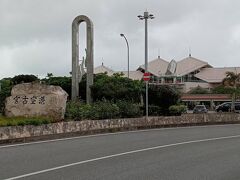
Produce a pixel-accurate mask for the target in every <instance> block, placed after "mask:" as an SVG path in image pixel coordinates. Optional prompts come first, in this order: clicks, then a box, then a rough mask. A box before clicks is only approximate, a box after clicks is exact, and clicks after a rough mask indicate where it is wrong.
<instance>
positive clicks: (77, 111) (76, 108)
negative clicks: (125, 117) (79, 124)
mask: <svg viewBox="0 0 240 180" xmlns="http://www.w3.org/2000/svg"><path fill="white" fill-rule="evenodd" d="M66 117H67V118H70V119H74V120H83V119H108V118H110V119H112V118H116V117H119V108H118V106H117V105H116V104H114V103H111V102H110V101H98V102H96V103H94V104H92V105H88V104H83V103H80V102H68V103H67V109H66Z"/></svg>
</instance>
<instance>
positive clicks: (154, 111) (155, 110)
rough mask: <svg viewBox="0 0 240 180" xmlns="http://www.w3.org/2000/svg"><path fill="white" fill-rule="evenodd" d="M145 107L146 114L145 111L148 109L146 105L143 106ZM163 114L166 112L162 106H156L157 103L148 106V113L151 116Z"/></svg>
mask: <svg viewBox="0 0 240 180" xmlns="http://www.w3.org/2000/svg"><path fill="white" fill-rule="evenodd" d="M143 108H144V114H146V113H145V112H146V109H145V107H143ZM163 114H164V112H163V110H162V108H161V107H159V106H156V105H150V106H148V115H149V116H161V115H163Z"/></svg>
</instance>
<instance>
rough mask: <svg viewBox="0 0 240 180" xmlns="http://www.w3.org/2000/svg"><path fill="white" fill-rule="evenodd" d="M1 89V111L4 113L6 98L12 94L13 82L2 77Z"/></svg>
mask: <svg viewBox="0 0 240 180" xmlns="http://www.w3.org/2000/svg"><path fill="white" fill-rule="evenodd" d="M0 83H1V91H0V113H3V109H4V104H5V99H6V98H7V97H8V96H10V94H11V89H12V82H11V80H10V79H2V80H1V81H0Z"/></svg>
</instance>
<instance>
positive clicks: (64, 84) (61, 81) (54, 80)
mask: <svg viewBox="0 0 240 180" xmlns="http://www.w3.org/2000/svg"><path fill="white" fill-rule="evenodd" d="M42 81H44V82H45V83H46V84H48V85H55V86H60V87H61V88H63V90H65V91H66V92H67V93H68V95H69V98H71V88H72V80H71V77H66V76H64V77H52V76H50V77H49V78H48V79H42Z"/></svg>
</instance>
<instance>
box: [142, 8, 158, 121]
mask: <svg viewBox="0 0 240 180" xmlns="http://www.w3.org/2000/svg"><path fill="white" fill-rule="evenodd" d="M138 18H139V19H140V20H143V19H144V20H145V73H148V18H150V19H153V18H154V16H153V15H152V14H149V13H148V12H147V11H146V12H144V15H143V16H142V15H139V16H138ZM147 119H148V81H146V120H147Z"/></svg>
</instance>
